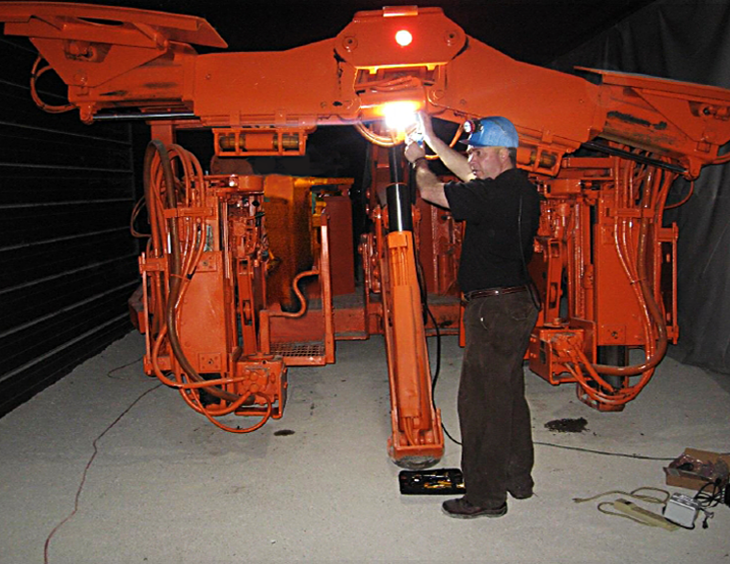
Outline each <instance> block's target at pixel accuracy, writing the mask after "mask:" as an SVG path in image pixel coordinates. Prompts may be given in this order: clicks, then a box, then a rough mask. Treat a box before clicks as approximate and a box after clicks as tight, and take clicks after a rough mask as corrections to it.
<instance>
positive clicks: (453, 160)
mask: <svg viewBox="0 0 730 564" xmlns="http://www.w3.org/2000/svg"><path fill="white" fill-rule="evenodd" d="M425 141H426V143H427V144H428V146H429V147H431V150H432V151H433V152H434V153H436V154H437V155H438V157H439V159H441V162H442V163H444V165H445V166H446V168H448V169H449V170H450V171H451V172H453V173H454V174H455V175H456V176H457V177H458V178H459V180H461V181H463V182H468V181H469V180H473V179H474V174H473V173H472V171H471V167H470V166H469V161H468V160H467V159H466V157H465V156H464V155H462V154H461V153H459V152H458V151H455V150H454V149H452V148H451V147H449V145H448V144H447V143H445V142H444V141H442V140H441V139H439V138H438V137H436V136H435V135H428V136H426V138H425Z"/></svg>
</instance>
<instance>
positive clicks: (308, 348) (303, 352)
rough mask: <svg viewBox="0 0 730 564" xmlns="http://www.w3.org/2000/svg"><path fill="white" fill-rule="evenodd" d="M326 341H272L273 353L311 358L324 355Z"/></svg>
mask: <svg viewBox="0 0 730 564" xmlns="http://www.w3.org/2000/svg"><path fill="white" fill-rule="evenodd" d="M324 352H325V351H324V343H321V342H310V343H272V344H271V353H272V354H275V355H279V356H283V357H297V358H302V357H304V358H309V357H317V356H324Z"/></svg>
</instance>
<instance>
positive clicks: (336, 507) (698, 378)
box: [0, 333, 730, 564]
mask: <svg viewBox="0 0 730 564" xmlns="http://www.w3.org/2000/svg"><path fill="white" fill-rule="evenodd" d="M429 346H430V348H431V350H432V353H433V351H434V350H435V348H436V347H435V342H434V341H433V339H431V340H430V341H429ZM142 354H143V342H142V338H141V337H140V336H139V335H137V334H135V333H130V334H129V335H127V336H126V337H125V338H123V339H121V340H119V341H117V342H116V343H114V344H112V345H111V346H110V347H109V348H107V349H106V350H105V351H104V352H102V353H101V354H99V355H98V356H96V357H95V358H93V359H91V360H89V361H88V362H86V363H84V364H83V365H81V366H79V367H78V368H77V369H76V370H74V371H73V373H71V374H70V375H69V376H67V377H66V378H64V379H63V380H61V381H60V382H58V383H57V384H55V385H54V386H52V387H51V388H49V389H47V390H46V391H44V392H43V393H41V394H39V395H38V396H36V397H35V398H34V399H33V400H31V401H30V402H28V403H26V404H24V405H22V406H20V407H19V408H18V409H16V410H15V411H13V412H12V413H10V414H8V415H7V416H6V417H4V418H3V419H0V451H1V452H2V463H1V464H0V507H1V508H2V510H1V511H0V562H2V563H3V564H5V563H8V564H30V563H36V562H43V560H44V543H46V542H47V539H48V538H49V535H51V533H52V531H54V528H56V527H58V525H59V524H61V523H62V524H61V526H60V527H59V528H56V529H55V533H53V535H52V536H51V538H50V542H49V543H48V551H47V554H48V561H49V562H51V563H53V564H61V563H68V564H81V563H94V564H99V563H107V562H109V563H112V562H113V563H125V564H126V563H133V562H135V563H136V562H140V563H141V562H149V563H159V564H172V563H184V562H195V563H229V562H293V561H311V562H378V561H382V562H389V563H396V562H406V561H408V562H410V561H418V562H421V563H426V562H500V563H502V562H536V563H537V562H539V563H546V562H561V563H567V562H577V563H586V562H621V563H627V562H656V563H662V564H664V563H667V562H692V563H693V564H697V563H703V562H708V563H709V562H712V563H720V562H728V563H730V555H729V554H730V541H729V540H728V535H727V531H728V526H729V525H730V508H728V507H726V506H720V507H716V508H715V516H714V518H713V519H712V520H710V522H709V524H710V526H709V528H708V529H704V530H703V529H702V528H700V527H699V526H698V527H697V528H695V529H694V530H684V529H681V530H677V531H673V532H669V531H666V530H663V529H659V528H651V527H646V526H642V525H639V524H636V523H634V522H631V521H629V520H627V519H622V518H619V517H611V516H608V515H605V514H603V513H600V512H599V511H598V510H597V509H596V505H597V503H598V501H602V500H603V501H611V500H613V499H616V498H617V497H620V496H618V495H611V496H606V497H605V498H602V499H601V500H598V501H594V502H588V503H582V504H576V503H574V502H573V501H572V499H573V498H574V497H590V496H593V495H596V494H599V493H602V492H605V491H609V490H622V491H625V492H629V491H631V490H633V489H636V488H639V487H641V486H651V487H659V488H663V487H664V488H665V486H664V474H663V471H662V468H663V466H665V465H666V464H667V463H668V461H669V459H672V458H674V457H676V456H678V455H679V454H681V453H682V452H683V450H684V448H685V447H694V448H699V449H706V450H712V451H716V452H727V451H728V450H730V444H729V441H728V429H730V410H729V409H728V405H729V403H730V401H729V400H730V377H728V376H722V375H713V374H710V373H707V372H705V371H703V370H701V369H699V368H693V367H688V366H683V365H681V364H678V363H677V362H675V361H673V360H671V359H667V360H665V361H664V363H663V364H662V365H661V366H660V368H659V370H658V371H657V374H656V375H655V376H654V379H653V381H652V382H651V383H650V384H649V385H648V387H647V388H646V389H645V390H644V391H643V392H642V394H641V395H640V396H639V398H638V399H637V400H635V401H634V402H632V403H631V404H629V406H628V407H627V408H626V410H625V411H624V412H622V413H598V412H596V411H593V410H591V409H589V408H588V407H586V406H584V405H583V404H582V403H580V402H579V401H577V400H576V397H575V391H574V387H573V385H564V386H559V387H552V386H550V385H549V384H548V383H546V382H544V381H543V380H541V379H540V378H538V377H537V376H535V375H533V374H531V373H529V372H528V373H527V374H526V382H527V395H528V400H529V402H530V405H531V408H532V415H533V421H534V438H535V440H536V441H538V442H539V443H549V444H550V445H553V446H549V445H548V444H538V445H537V446H536V468H535V473H534V477H535V481H536V484H537V485H536V496H535V497H533V498H532V499H530V500H526V501H510V505H509V513H508V514H507V515H506V516H505V517H503V518H501V519H485V518H482V519H476V520H472V521H462V520H456V519H451V518H449V517H447V516H445V515H443V514H442V512H441V510H440V503H441V501H442V500H443V499H446V498H444V497H441V496H435V497H431V496H402V495H400V493H399V489H398V472H399V471H400V468H398V467H396V466H395V465H394V464H392V463H391V462H390V461H389V459H388V457H387V454H386V440H387V438H388V435H389V433H390V430H389V425H390V419H389V397H388V382H387V370H386V365H385V353H384V347H383V341H382V339H380V338H373V339H371V340H370V341H365V342H339V343H338V344H337V364H335V365H333V366H327V367H322V368H294V369H291V370H290V372H289V381H290V397H289V403H288V405H287V408H286V411H285V413H284V417H283V418H282V419H281V420H279V421H273V422H270V423H268V424H267V425H265V426H264V427H263V428H262V429H261V430H259V431H257V432H255V433H253V434H248V435H233V434H230V433H226V432H223V431H221V430H218V429H217V428H215V427H214V426H213V425H211V424H210V423H209V422H208V421H207V420H205V419H204V418H202V417H201V416H199V415H197V414H196V413H194V412H193V411H192V410H190V409H189V408H188V407H187V406H186V405H185V404H184V403H183V402H182V400H181V398H180V397H179V395H178V394H177V393H176V392H175V391H173V390H170V389H167V388H165V387H157V381H156V380H154V379H150V378H149V377H147V376H145V375H144V374H143V373H142V372H141V362H140V359H141V356H142ZM460 358H461V351H460V349H459V348H458V345H457V343H456V339H455V338H454V337H449V338H445V339H444V341H443V361H442V367H441V375H440V378H439V384H438V387H437V390H436V401H437V404H438V405H439V407H440V408H441V409H442V413H443V419H444V422H445V424H446V426H447V428H448V429H449V430H450V432H451V434H452V435H454V436H456V437H458V426H457V422H456V411H455V395H456V383H457V380H458V370H459V364H460ZM128 363H132V364H130V365H129V366H126V367H124V368H121V369H118V370H114V369H115V368H118V367H121V366H123V365H125V364H128ZM141 396H142V397H141ZM140 397H141V399H140ZM135 402H136V403H135ZM130 406H131V407H130ZM122 414H124V415H122ZM120 416H121V418H120ZM578 417H583V418H585V419H586V420H587V421H588V424H587V429H588V430H587V431H585V432H582V433H571V434H569V433H556V432H552V431H549V430H548V429H546V427H545V423H547V422H549V421H552V420H556V419H562V418H578ZM115 421H116V423H115V424H114V425H113V426H112V427H111V428H109V426H110V425H112V423H114V422H115ZM105 430H106V431H105ZM280 430H289V431H293V434H284V435H276V434H275V433H276V431H280ZM554 445H563V446H568V447H576V448H584V449H593V450H599V451H607V452H612V453H624V454H629V455H631V454H637V455H642V456H646V457H655V458H659V459H666V460H664V461H662V460H644V459H637V458H631V457H621V456H608V455H602V454H595V453H590V452H585V451H580V450H568V449H564V448H557V447H556V446H554ZM95 448H96V449H97V450H96V452H95ZM459 455H460V452H459V447H458V446H456V445H454V444H453V443H450V442H447V446H446V454H445V456H444V458H443V460H442V461H441V463H440V464H439V466H440V467H455V466H458V462H459ZM90 461H91V465H90V466H88V471H87V472H86V474H84V471H85V468H86V467H87V465H88V464H89V462H90ZM666 489H668V490H669V491H681V492H684V493H691V492H690V491H689V490H679V489H677V488H666ZM79 491H80V494H79V495H78V510H77V511H76V512H75V513H73V511H74V503H75V499H76V496H77V492H79ZM644 507H645V508H647V509H650V510H653V511H655V512H660V511H661V506H658V505H644ZM64 520H66V521H65V522H64Z"/></svg>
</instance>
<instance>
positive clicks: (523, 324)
mask: <svg viewBox="0 0 730 564" xmlns="http://www.w3.org/2000/svg"><path fill="white" fill-rule="evenodd" d="M420 119H421V121H422V124H421V126H422V129H423V136H424V141H425V142H426V143H427V144H428V146H429V147H430V148H431V149H432V150H433V151H434V152H435V153H436V154H437V155H438V156H439V158H440V159H441V161H442V162H443V163H444V164H445V165H446V166H447V167H448V168H449V169H450V170H451V171H452V172H453V173H454V174H455V175H456V176H457V177H458V178H459V179H460V180H461V182H448V183H446V184H444V183H442V182H441V181H440V180H439V179H438V177H437V176H436V175H435V174H433V173H432V172H431V170H430V169H429V166H428V161H427V160H426V159H425V152H424V148H423V147H422V146H420V145H419V144H418V143H414V142H412V141H409V143H408V144H407V146H406V149H405V156H406V158H407V159H408V160H409V161H410V162H411V163H413V166H414V167H415V168H416V184H417V185H418V189H419V192H420V194H421V197H422V198H423V199H424V200H426V201H428V202H431V203H433V204H436V205H438V206H442V207H444V208H448V209H450V210H451V213H452V214H453V216H454V219H456V220H464V221H466V232H465V235H464V242H463V245H462V251H461V261H460V265H459V273H458V282H459V287H460V289H461V291H462V292H463V294H464V301H465V302H466V306H465V310H464V327H465V332H466V348H465V350H464V358H463V363H462V371H461V380H460V382H459V395H458V411H459V424H460V427H461V438H462V456H461V469H462V472H463V474H464V483H465V486H466V495H465V496H464V497H463V498H459V499H451V500H448V501H445V502H444V503H443V506H442V507H443V510H444V512H445V513H446V514H447V515H449V516H451V517H458V518H466V519H468V518H473V517H481V516H486V517H501V516H502V515H504V514H505V513H507V493H508V492H509V494H510V495H511V496H512V497H513V498H516V499H527V498H528V497H531V496H532V488H533V485H534V484H533V480H532V475H531V473H532V465H533V460H534V456H533V444H532V432H531V422H530V410H529V407H528V405H527V401H526V400H525V384H524V375H523V372H522V361H523V358H524V354H525V350H526V349H527V345H528V342H529V338H530V333H531V331H532V328H533V326H534V325H535V321H536V320H537V313H538V307H537V304H536V301H535V299H534V297H533V292H532V291H531V284H530V278H529V275H528V273H527V263H528V261H529V260H530V257H531V255H532V242H533V238H534V236H535V234H536V232H537V227H538V220H539V215H540V198H541V197H540V195H539V194H538V192H537V190H536V188H535V186H534V185H533V184H532V183H531V182H530V181H529V179H528V178H527V174H526V173H525V172H524V171H521V170H519V169H517V168H516V167H515V156H516V150H517V145H518V136H517V130H516V129H515V127H514V125H513V124H512V123H511V122H510V121H509V120H508V119H506V118H504V117H487V118H484V119H481V120H479V121H478V122H477V123H476V126H475V129H474V131H472V133H471V135H470V136H469V139H468V141H467V151H466V155H467V156H466V157H465V156H464V155H462V154H461V153H459V152H457V151H455V150H454V149H452V148H451V147H449V146H448V145H447V144H446V143H445V142H444V141H442V140H441V139H439V138H438V137H437V136H436V135H435V134H434V131H433V127H432V124H431V121H430V119H429V118H428V117H427V116H426V117H421V118H420Z"/></svg>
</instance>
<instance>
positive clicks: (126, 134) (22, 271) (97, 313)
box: [0, 37, 139, 415]
mask: <svg viewBox="0 0 730 564" xmlns="http://www.w3.org/2000/svg"><path fill="white" fill-rule="evenodd" d="M35 57H36V52H35V50H34V48H33V46H32V45H31V44H30V42H29V41H27V40H26V39H24V38H13V37H0V61H2V64H1V65H0V233H1V234H2V236H1V237H0V359H2V363H0V415H3V414H5V413H7V412H8V411H9V410H11V409H13V408H14V407H16V406H17V405H18V404H20V403H21V402H23V401H26V400H27V399H29V398H30V397H32V396H33V395H34V394H35V393H37V392H38V391H40V390H42V389H43V388H45V387H46V386H48V385H49V384H51V383H53V382H55V381H56V380H58V379H59V378H61V377H62V376H64V375H65V374H67V373H68V372H69V371H70V370H72V369H73V368H74V366H76V365H77V364H79V363H80V362H81V361H83V360H85V359H86V358H88V357H90V356H93V355H95V354H97V353H98V352H99V351H100V350H102V349H103V348H105V347H106V346H107V345H108V344H109V343H111V342H112V341H114V340H115V339H118V338H119V337H121V336H122V335H124V334H125V333H127V332H128V331H129V330H130V329H131V324H130V322H129V316H128V309H127V298H128V297H129V296H130V295H131V294H132V292H133V291H134V289H135V288H136V286H137V285H138V284H139V275H138V273H137V253H138V246H137V241H136V239H134V238H133V237H132V236H131V235H130V233H129V217H130V213H131V210H132V207H133V205H134V200H135V174H134V163H133V162H132V153H133V151H132V149H133V148H132V131H131V128H130V126H128V125H122V124H96V125H91V126H89V125H85V124H83V123H81V122H80V121H79V118H78V112H77V111H71V112H68V113H65V114H48V113H45V112H43V111H42V110H40V109H39V108H37V107H36V105H35V104H34V102H33V101H32V99H31V97H30V90H29V78H30V69H31V67H32V65H33V62H34V60H35ZM51 74H52V73H46V74H45V75H44V76H43V78H42V79H41V81H40V82H39V90H40V94H41V97H42V98H43V99H44V101H46V102H47V103H50V104H63V97H62V95H63V94H64V90H65V87H63V85H61V84H59V83H58V82H54V81H53V79H52V77H50V75H51Z"/></svg>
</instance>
